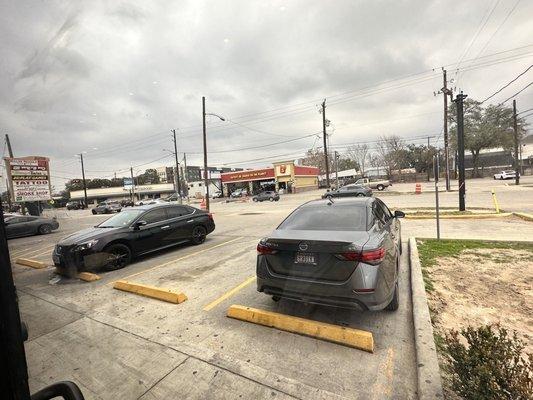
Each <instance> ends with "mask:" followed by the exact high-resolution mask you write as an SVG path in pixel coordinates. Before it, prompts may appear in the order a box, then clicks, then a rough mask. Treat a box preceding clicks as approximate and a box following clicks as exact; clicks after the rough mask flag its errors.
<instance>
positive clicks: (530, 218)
mask: <svg viewBox="0 0 533 400" xmlns="http://www.w3.org/2000/svg"><path fill="white" fill-rule="evenodd" d="M513 215H515V216H517V217H518V218H522V219H523V220H525V221H533V215H532V214H527V213H523V212H514V213H513Z"/></svg>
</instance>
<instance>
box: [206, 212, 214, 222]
mask: <svg viewBox="0 0 533 400" xmlns="http://www.w3.org/2000/svg"><path fill="white" fill-rule="evenodd" d="M207 218H209V219H210V220H211V221H214V219H213V214H212V213H207Z"/></svg>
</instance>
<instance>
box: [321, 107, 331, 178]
mask: <svg viewBox="0 0 533 400" xmlns="http://www.w3.org/2000/svg"><path fill="white" fill-rule="evenodd" d="M322 135H323V139H324V161H325V162H326V186H327V187H328V188H329V187H330V183H329V160H328V145H327V143H326V142H327V133H326V99H324V101H323V102H322Z"/></svg>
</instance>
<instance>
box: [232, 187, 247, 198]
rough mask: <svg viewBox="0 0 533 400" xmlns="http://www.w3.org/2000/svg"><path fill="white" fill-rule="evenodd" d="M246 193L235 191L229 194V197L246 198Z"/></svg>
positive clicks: (245, 191)
mask: <svg viewBox="0 0 533 400" xmlns="http://www.w3.org/2000/svg"><path fill="white" fill-rule="evenodd" d="M247 194H248V191H247V190H246V189H237V190H234V191H233V192H231V194H230V197H242V196H246V195H247Z"/></svg>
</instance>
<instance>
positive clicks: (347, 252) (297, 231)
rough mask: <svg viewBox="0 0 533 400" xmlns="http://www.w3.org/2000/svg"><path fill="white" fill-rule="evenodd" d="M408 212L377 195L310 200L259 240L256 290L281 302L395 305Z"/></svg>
mask: <svg viewBox="0 0 533 400" xmlns="http://www.w3.org/2000/svg"><path fill="white" fill-rule="evenodd" d="M403 216H404V213H403V212H401V211H396V212H395V213H394V214H392V213H391V212H390V210H389V209H388V208H387V206H386V205H385V204H384V203H383V202H382V201H381V200H380V199H376V198H373V197H371V198H364V199H363V198H361V199H360V198H350V199H334V200H332V199H329V200H314V201H310V202H308V203H305V204H303V205H302V206H300V207H298V208H297V209H296V210H294V211H293V212H292V213H291V214H290V215H289V216H288V217H287V218H286V219H285V220H284V221H283V222H282V223H281V224H280V225H279V226H278V228H277V229H276V230H275V231H274V232H272V233H271V234H270V235H269V236H268V237H265V238H263V239H262V240H261V241H260V242H259V244H258V245H257V290H258V291H260V292H264V293H266V294H269V295H271V296H272V298H273V300H275V301H277V300H279V299H280V298H287V299H292V300H297V301H303V302H307V303H315V304H320V305H329V306H335V307H342V308H350V309H358V310H383V309H386V310H390V311H394V310H396V309H397V308H398V304H399V303H398V296H399V290H398V271H399V268H400V253H401V232H400V221H399V220H398V219H399V218H401V217H403Z"/></svg>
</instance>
